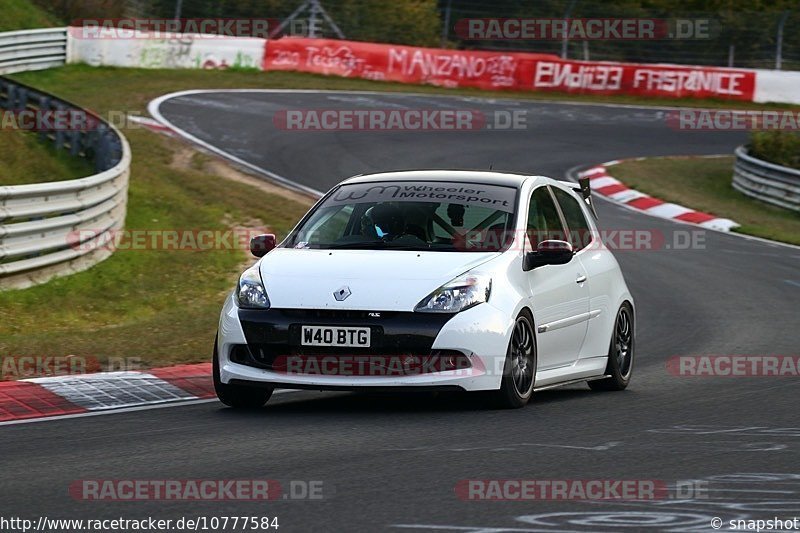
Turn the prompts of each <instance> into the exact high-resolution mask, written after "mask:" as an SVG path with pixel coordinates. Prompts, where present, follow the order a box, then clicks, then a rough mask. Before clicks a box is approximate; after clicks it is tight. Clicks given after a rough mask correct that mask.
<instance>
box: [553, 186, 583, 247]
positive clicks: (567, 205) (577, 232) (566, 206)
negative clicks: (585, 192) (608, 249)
mask: <svg viewBox="0 0 800 533" xmlns="http://www.w3.org/2000/svg"><path fill="white" fill-rule="evenodd" d="M553 193H554V194H555V195H556V200H558V205H559V206H561V212H562V213H564V219H565V220H566V221H567V226H569V242H570V243H571V244H572V248H573V249H574V250H575V251H578V250H582V249H583V248H586V246H587V245H588V244H589V243H590V242H592V232H591V230H590V229H589V223H588V222H587V221H586V216H585V215H584V214H583V209H581V205H580V203H578V199H577V198H575V197H574V196H573V195H571V194H569V193H568V192H566V191H563V190H561V189H558V188H556V187H553Z"/></svg>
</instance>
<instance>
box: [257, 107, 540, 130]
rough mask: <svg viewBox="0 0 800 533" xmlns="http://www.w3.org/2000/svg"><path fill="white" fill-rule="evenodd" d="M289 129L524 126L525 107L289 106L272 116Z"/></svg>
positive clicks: (501, 128) (500, 128)
mask: <svg viewBox="0 0 800 533" xmlns="http://www.w3.org/2000/svg"><path fill="white" fill-rule="evenodd" d="M272 122H273V124H274V125H275V127H276V128H277V129H279V130H287V131H337V132H338V131H476V130H491V129H494V130H524V129H527V127H528V122H527V112H526V111H525V110H512V111H506V110H495V111H493V112H491V113H484V112H483V111H477V110H474V109H289V110H281V111H278V112H277V113H276V114H275V115H274V116H273V119H272Z"/></svg>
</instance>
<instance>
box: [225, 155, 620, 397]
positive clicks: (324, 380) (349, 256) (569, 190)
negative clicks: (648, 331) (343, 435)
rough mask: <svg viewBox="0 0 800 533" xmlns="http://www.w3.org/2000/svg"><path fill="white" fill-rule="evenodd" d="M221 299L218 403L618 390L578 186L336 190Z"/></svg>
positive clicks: (606, 289)
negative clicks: (392, 393)
mask: <svg viewBox="0 0 800 533" xmlns="http://www.w3.org/2000/svg"><path fill="white" fill-rule="evenodd" d="M251 250H252V252H253V254H254V255H256V256H257V257H260V259H259V260H258V261H257V262H256V263H255V264H254V265H253V266H252V267H250V268H249V269H247V270H246V271H245V272H244V273H243V274H242V275H241V277H240V279H239V283H238V286H237V287H236V289H235V291H233V293H232V294H231V295H230V296H229V297H228V298H227V300H226V302H225V305H224V308H223V310H222V313H221V316H220V321H219V333H218V335H217V340H216V343H215V346H214V365H213V366H214V385H215V388H216V392H217V395H218V397H219V399H220V400H221V401H222V402H223V403H225V404H226V405H230V406H234V407H257V406H262V405H264V403H266V401H267V400H268V399H269V398H270V396H271V394H272V391H273V390H274V389H275V388H281V389H314V390H356V389H376V388H380V389H397V390H400V389H403V388H405V389H413V390H427V389H430V390H463V391H489V392H487V393H486V394H487V396H489V397H490V398H491V399H492V401H493V403H495V404H497V405H499V406H503V407H521V406H523V405H525V404H526V403H527V402H528V400H529V399H530V397H531V395H532V393H533V392H534V391H536V390H541V389H545V388H551V387H556V386H560V385H565V384H570V383H576V382H582V381H588V382H589V386H590V387H591V388H592V389H595V390H621V389H624V388H625V387H626V386H627V385H628V383H629V381H630V378H631V371H632V369H633V356H634V344H635V343H634V323H635V322H634V304H633V298H632V297H631V294H630V292H629V291H628V288H627V286H626V284H625V280H624V279H623V276H622V273H621V272H620V268H619V265H618V264H617V261H616V259H615V258H614V256H613V255H612V254H611V252H610V251H608V249H606V247H605V246H604V244H603V242H602V240H601V239H599V238H598V232H597V226H596V224H595V215H594V209H593V207H592V203H591V195H590V190H589V185H588V180H585V181H582V183H581V184H580V185H576V184H572V183H568V182H562V181H557V180H554V179H551V178H547V177H544V176H529V175H517V174H509V173H499V172H479V171H474V172H473V171H441V170H436V171H408V172H391V173H382V174H371V175H362V176H356V177H353V178H350V179H348V180H345V181H343V182H342V183H340V184H339V185H337V186H336V187H334V188H333V189H332V190H331V191H330V192H328V193H327V194H326V195H325V196H324V197H323V198H322V199H321V200H319V202H317V204H316V205H315V206H314V207H313V208H312V209H311V210H310V211H309V212H308V213H307V214H306V215H305V216H304V217H303V219H302V220H301V221H300V223H299V224H298V225H297V226H296V227H295V228H294V230H292V232H291V233H290V234H289V235H288V236H287V237H286V239H284V240H283V242H281V243H280V244H277V245H276V239H275V237H274V236H273V235H262V236H260V237H256V238H254V239H253V241H252V242H251Z"/></svg>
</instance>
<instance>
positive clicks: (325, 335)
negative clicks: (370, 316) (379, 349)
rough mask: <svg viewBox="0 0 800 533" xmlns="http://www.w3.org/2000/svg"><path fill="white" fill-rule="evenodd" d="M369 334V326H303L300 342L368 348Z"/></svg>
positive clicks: (305, 344)
mask: <svg viewBox="0 0 800 533" xmlns="http://www.w3.org/2000/svg"><path fill="white" fill-rule="evenodd" d="M369 334H370V329H369V328H349V327H335V326H303V330H302V333H301V338H300V344H302V345H303V346H345V347H358V348H369V343H370V335H369Z"/></svg>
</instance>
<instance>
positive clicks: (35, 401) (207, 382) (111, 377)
mask: <svg viewBox="0 0 800 533" xmlns="http://www.w3.org/2000/svg"><path fill="white" fill-rule="evenodd" d="M214 397H215V394H214V385H213V382H212V379H211V363H199V364H192V365H179V366H172V367H168V368H156V369H152V370H150V371H148V372H130V371H126V372H101V373H97V374H82V375H74V376H54V377H44V378H33V379H26V380H20V381H4V382H0V424H2V423H13V422H14V421H20V420H30V419H39V418H49V417H63V416H67V415H82V414H87V413H92V412H101V411H109V410H114V409H126V408H135V407H141V406H148V405H149V406H152V405H157V404H168V403H171V402H185V401H190V400H204V399H210V398H214Z"/></svg>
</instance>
